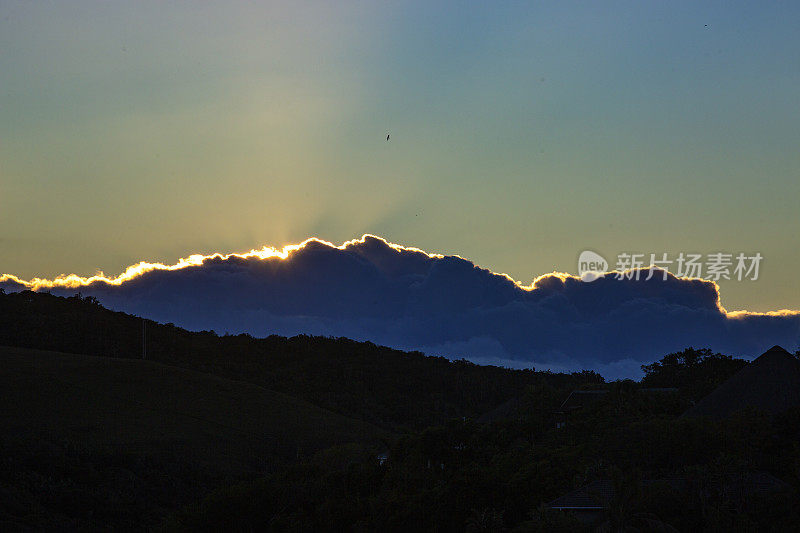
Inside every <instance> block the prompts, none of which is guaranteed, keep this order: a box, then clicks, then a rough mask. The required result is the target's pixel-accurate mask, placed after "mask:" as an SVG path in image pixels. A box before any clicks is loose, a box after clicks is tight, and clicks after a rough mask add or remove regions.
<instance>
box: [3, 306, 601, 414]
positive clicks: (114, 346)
mask: <svg viewBox="0 0 800 533" xmlns="http://www.w3.org/2000/svg"><path fill="white" fill-rule="evenodd" d="M144 324H146V345H147V358H148V360H152V361H157V362H162V363H166V364H170V365H175V366H181V367H184V368H190V369H194V370H199V371H202V372H210V373H213V374H216V375H218V376H221V377H225V378H229V379H235V380H241V381H246V382H250V383H253V384H256V385H259V386H262V387H265V388H267V389H270V390H274V391H278V392H283V393H286V394H289V395H291V396H295V397H298V398H302V399H304V400H306V401H309V402H311V403H313V404H315V405H318V406H320V407H323V408H327V409H330V410H332V411H335V412H338V413H341V414H344V415H346V416H350V417H354V418H358V419H362V420H367V421H369V422H371V423H374V424H376V425H379V426H382V427H385V428H390V429H392V428H399V427H418V428H419V427H425V426H428V425H431V424H436V423H442V422H444V421H446V420H448V419H449V418H452V417H465V416H466V417H477V416H480V415H481V414H483V413H485V412H487V411H489V410H490V409H493V408H495V407H496V406H498V405H500V404H501V403H503V402H504V401H507V400H509V399H511V398H513V397H516V396H518V395H519V394H521V393H522V392H523V391H524V390H525V389H526V387H528V386H529V385H531V384H532V383H534V382H537V381H538V380H540V379H541V378H542V377H543V376H546V377H547V380H548V381H549V382H550V383H551V384H552V385H553V386H557V387H564V388H565V389H569V388H575V387H577V386H579V385H580V384H581V383H583V382H584V381H585V379H586V378H585V376H584V375H582V374H580V373H576V374H573V375H569V374H551V373H541V372H533V371H530V370H509V369H504V368H499V367H491V366H478V365H475V364H473V363H470V362H467V361H455V362H450V361H448V360H447V359H445V358H441V357H428V356H425V355H423V354H420V353H415V352H402V351H399V350H393V349H390V348H386V347H382V346H376V345H375V344H372V343H370V342H355V341H352V340H349V339H343V338H339V339H334V338H326V337H310V336H306V335H300V336H297V337H292V338H285V337H278V336H271V337H268V338H265V339H255V338H253V337H251V336H249V335H236V336H231V335H223V336H219V335H217V334H215V333H213V332H209V331H206V332H189V331H186V330H183V329H181V328H177V327H175V326H172V325H170V324H166V325H163V324H158V323H156V322H153V321H149V320H147V321H143V320H142V319H141V318H138V317H135V316H132V315H128V314H125V313H121V312H113V311H109V310H107V309H105V308H104V307H102V306H101V305H100V304H99V303H98V302H97V300H95V299H94V298H92V297H87V298H82V297H80V296H73V297H69V298H63V297H57V296H53V295H50V294H44V293H34V292H30V291H25V292H20V293H11V294H0V345H7V346H20V347H27V348H36V349H42V350H57V351H62V352H71V353H80V354H88V355H98V356H109V357H123V358H133V359H140V358H141V357H142V330H143V326H144Z"/></svg>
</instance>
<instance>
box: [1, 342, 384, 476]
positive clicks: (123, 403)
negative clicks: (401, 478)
mask: <svg viewBox="0 0 800 533" xmlns="http://www.w3.org/2000/svg"><path fill="white" fill-rule="evenodd" d="M0 403H2V405H3V410H2V411H0V427H2V431H3V437H4V438H5V439H6V440H7V441H13V440H20V441H30V440H31V439H37V438H38V439H42V440H47V441H53V442H63V441H67V442H74V443H78V442H79V443H80V446H81V447H83V448H85V449H88V450H127V451H131V450H135V451H137V452H143V453H147V452H151V451H156V450H163V449H172V450H180V451H181V453H184V454H189V455H191V456H192V457H193V458H194V459H195V460H198V461H200V462H203V463H210V462H214V463H216V464H224V465H226V466H230V467H231V468H234V469H235V470H250V469H263V468H265V465H268V464H269V462H270V459H272V458H286V459H294V458H295V456H296V455H297V453H298V451H300V452H301V453H304V454H307V453H309V452H314V451H317V450H320V449H324V448H327V447H330V446H334V445H337V444H343V443H347V442H351V441H354V440H362V439H363V440H369V439H372V440H374V441H377V440H378V437H379V436H380V435H381V433H382V432H381V431H379V430H377V428H375V427H374V426H371V425H369V424H367V423H365V422H360V421H356V420H353V419H349V418H346V417H343V416H341V415H338V414H336V413H332V412H330V411H326V410H324V409H320V408H319V407H316V406H314V405H311V404H309V403H308V402H305V401H303V400H298V399H296V398H292V397H290V396H287V395H285V394H282V393H278V392H274V391H270V390H267V389H264V388H262V387H259V386H257V385H253V384H251V383H246V382H241V381H233V380H229V379H225V378H220V377H217V376H214V375H210V374H205V373H201V372H196V371H192V370H186V369H183V368H177V367H172V366H167V365H164V364H161V363H156V362H152V361H140V360H130V359H115V358H109V357H95V356H87V355H75V354H64V353H57V352H45V351H39V350H29V349H21V348H9V347H0Z"/></svg>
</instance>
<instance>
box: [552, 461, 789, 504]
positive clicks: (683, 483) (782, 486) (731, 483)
mask: <svg viewBox="0 0 800 533" xmlns="http://www.w3.org/2000/svg"><path fill="white" fill-rule="evenodd" d="M690 483H691V480H690V478H687V477H685V476H672V477H667V478H663V479H648V480H644V481H642V486H643V487H648V486H652V485H656V484H666V485H669V486H670V487H672V488H673V489H675V490H677V491H685V490H687V488H688V487H689V486H690ZM720 485H721V489H722V491H721V492H722V493H723V494H725V495H726V496H727V497H728V498H731V499H744V498H745V497H746V496H752V495H757V496H764V495H767V494H771V493H773V492H776V491H780V490H786V489H789V488H790V486H789V485H788V484H787V483H785V482H783V481H781V480H780V479H778V478H776V477H775V476H773V475H772V474H770V473H768V472H762V471H757V472H747V473H743V474H740V475H731V476H728V478H727V480H726V481H725V483H724V484H720V483H717V487H718V488H719V487H720ZM613 499H614V482H613V481H612V480H610V479H600V480H597V481H593V482H592V483H589V484H588V485H584V486H583V487H580V488H578V489H575V490H573V491H572V492H570V493H567V494H565V495H564V496H561V497H560V498H556V499H555V500H553V501H551V502H550V503H548V504H547V506H548V507H550V508H552V509H560V510H584V511H589V510H602V509H605V508H606V507H608V505H609V503H610V502H611V500H613Z"/></svg>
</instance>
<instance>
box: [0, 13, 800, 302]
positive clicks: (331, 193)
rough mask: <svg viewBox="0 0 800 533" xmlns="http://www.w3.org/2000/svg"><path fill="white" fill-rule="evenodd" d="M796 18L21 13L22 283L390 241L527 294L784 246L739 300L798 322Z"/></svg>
mask: <svg viewBox="0 0 800 533" xmlns="http://www.w3.org/2000/svg"><path fill="white" fill-rule="evenodd" d="M798 24H800V4H797V3H780V2H774V3H770V4H769V5H767V4H765V3H758V2H752V3H749V4H748V3H742V2H718V3H705V2H703V3H700V2H640V1H636V2H585V3H570V2H550V3H528V2H525V3H522V2H520V3H516V2H515V3H504V4H502V5H501V4H499V3H486V2H482V3H477V2H475V3H463V2H446V3H434V2H419V3H412V2H404V3H399V2H398V3H383V2H363V3H346V2H326V3H322V2H320V3H306V2H286V3H274V4H269V5H267V4H263V3H255V2H248V3H244V2H242V3H236V2H217V3H210V2H199V3H198V2H172V3H166V2H125V3H123V2H86V1H71V2H16V1H9V0H0V272H5V273H12V274H16V275H18V276H20V277H22V278H26V279H27V278H30V277H33V276H43V277H44V276H46V277H51V276H54V275H57V274H60V273H72V272H74V273H78V274H83V275H86V274H92V273H94V272H96V271H97V270H103V271H105V272H106V273H108V274H116V273H118V272H120V271H121V270H123V269H124V267H126V266H127V265H129V264H131V263H134V262H138V261H140V260H149V261H163V262H174V260H175V259H177V258H178V257H185V256H188V255H189V254H192V253H209V252H217V251H220V252H231V251H244V250H249V249H251V248H260V247H261V246H263V245H274V246H281V245H284V244H288V243H294V242H299V241H302V240H303V239H305V238H307V237H310V236H317V237H320V238H323V239H326V240H330V241H333V242H335V243H337V244H339V243H341V242H342V241H344V240H348V239H351V238H354V237H359V236H361V235H362V234H363V233H374V234H378V235H381V236H384V237H386V238H387V239H388V240H390V241H393V242H397V243H401V244H406V245H411V246H417V247H420V248H423V249H425V250H428V251H436V252H441V253H455V254H459V255H461V256H463V257H466V258H468V259H471V260H473V261H474V262H476V263H477V264H479V265H481V266H484V267H487V268H490V269H492V270H495V271H500V272H506V273H508V274H509V275H511V276H513V277H514V278H515V279H518V280H520V281H524V282H526V283H527V282H529V281H530V280H531V279H532V278H533V277H535V276H537V275H540V274H542V273H545V272H550V271H552V270H559V271H566V272H572V273H574V272H576V269H577V265H576V262H577V257H578V254H579V253H580V252H581V251H582V250H584V249H587V248H588V249H592V250H596V251H598V252H600V253H602V254H603V255H605V256H606V257H607V258H609V259H613V257H615V256H616V254H617V253H619V252H632V251H637V252H644V253H650V252H655V253H661V252H670V253H673V254H677V253H678V252H682V251H683V252H699V253H704V254H705V253H713V252H718V251H726V252H731V253H736V252H760V253H761V254H762V255H763V256H764V260H763V263H762V268H761V277H760V279H759V280H758V281H755V282H753V281H749V282H727V283H725V282H724V283H723V284H722V302H723V305H725V307H727V308H728V309H729V310H733V309H743V308H746V309H750V310H756V311H766V310H773V309H779V308H795V309H796V308H800V279H798V276H797V275H796V274H795V271H796V270H797V268H798V265H800V247H799V246H798V244H800V238H799V235H798V232H800V209H798V198H800V98H798V87H800V32H798V31H797V28H798ZM387 133H390V134H391V140H390V142H386V141H385V136H386V134H387ZM612 262H613V261H612Z"/></svg>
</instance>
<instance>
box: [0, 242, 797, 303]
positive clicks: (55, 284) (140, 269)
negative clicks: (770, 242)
mask: <svg viewBox="0 0 800 533" xmlns="http://www.w3.org/2000/svg"><path fill="white" fill-rule="evenodd" d="M368 238H373V239H378V240H380V241H382V242H383V243H384V244H386V245H387V246H388V247H390V248H392V249H393V250H396V251H398V252H403V251H406V252H415V253H421V254H424V255H425V256H427V257H429V258H432V259H442V258H444V257H445V255H444V254H440V253H435V252H427V251H425V250H422V249H420V248H416V247H413V246H404V245H401V244H396V243H393V242H390V241H388V240H386V239H385V238H383V237H381V236H379V235H374V234H370V233H365V234H364V235H362V236H361V238H358V239H351V240H349V241H345V242H343V243H342V244H341V245H339V246H337V245H335V244H333V243H332V242H330V241H326V240H324V239H320V238H318V237H309V238H308V239H306V240H304V241H302V242H300V243H298V244H287V245H285V246H283V247H282V248H280V249H278V248H275V247H272V246H266V245H265V246H264V247H263V248H261V249H251V250H250V251H248V252H241V253H237V252H234V253H227V254H225V253H221V252H215V253H212V254H207V255H203V254H192V255H189V256H188V257H184V258H181V259H179V260H178V261H177V262H176V263H175V264H173V265H165V264H164V263H150V262H147V261H140V262H139V263H136V264H134V265H130V266H129V267H127V268H126V269H125V271H124V272H122V273H121V274H119V275H118V276H116V277H108V276H106V275H105V274H104V273H103V272H102V271H101V272H98V273H97V274H95V275H94V276H89V277H84V276H79V275H77V274H68V275H59V276H57V277H56V278H54V279H46V278H38V277H35V278H32V279H30V280H23V279H21V278H19V277H17V276H15V275H13V274H2V275H0V283H2V282H9V281H10V282H13V283H17V284H19V285H21V286H24V287H25V288H27V289H30V290H33V291H40V290H47V289H53V288H63V289H79V288H81V287H87V286H90V285H92V284H94V283H105V284H108V285H116V286H119V285H122V284H123V283H125V282H127V281H131V280H133V279H136V278H138V277H140V276H142V275H144V274H147V273H149V272H153V271H159V270H162V271H174V270H182V269H184V268H189V267H198V266H202V265H203V263H204V262H206V261H209V260H222V261H224V260H227V259H230V258H238V259H261V260H266V259H281V260H285V259H287V258H289V256H291V255H292V254H293V253H295V252H297V251H299V250H301V249H303V248H305V247H306V246H307V245H308V244H309V243H317V244H322V245H324V246H328V247H331V248H335V249H337V250H342V251H344V250H347V248H349V247H351V246H356V245H359V244H364V242H365V241H366V240H367V239H368ZM449 257H456V258H459V259H464V260H466V261H468V260H467V259H465V258H463V257H461V256H459V255H455V254H449ZM650 268H654V269H657V270H662V269H660V268H659V267H655V266H652V265H651V266H648V267H645V268H641V269H632V270H626V271H623V272H620V271H610V272H606V273H604V274H601V275H600V276H601V277H605V276H617V275H620V276H621V275H628V274H630V273H632V272H635V270H640V271H644V270H648V269H650ZM486 270H487V271H488V272H490V273H491V274H493V275H496V276H501V277H504V278H506V279H507V280H508V281H510V282H511V283H513V284H514V285H515V286H517V287H518V288H520V289H522V290H524V291H528V292H530V291H534V290H537V289H538V288H539V287H540V286H541V285H540V283H541V282H542V281H543V280H546V279H547V280H549V279H552V278H557V279H559V280H560V281H561V282H562V283H566V282H569V281H575V282H581V278H580V277H579V276H575V275H573V274H569V273H566V272H557V271H553V272H549V273H546V274H542V275H540V276H537V277H535V278H534V279H533V281H532V282H531V283H530V285H525V284H524V283H522V282H520V281H517V280H515V279H514V278H512V277H511V276H509V275H508V274H506V273H503V272H494V271H492V270H488V269H486ZM670 275H671V276H672V274H670ZM675 277H676V278H677V279H680V280H683V281H700V282H703V283H708V284H711V285H713V286H714V290H715V292H716V295H717V307H718V308H719V310H720V312H721V313H723V314H725V315H726V316H727V317H728V318H731V319H741V318H745V317H750V316H771V317H774V316H796V315H800V310H793V309H779V310H776V311H766V312H757V311H747V310H738V311H727V310H726V309H725V308H724V307H723V306H722V303H721V299H720V291H719V285H718V284H717V283H716V282H714V281H711V280H706V279H702V278H694V277H677V276H675Z"/></svg>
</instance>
